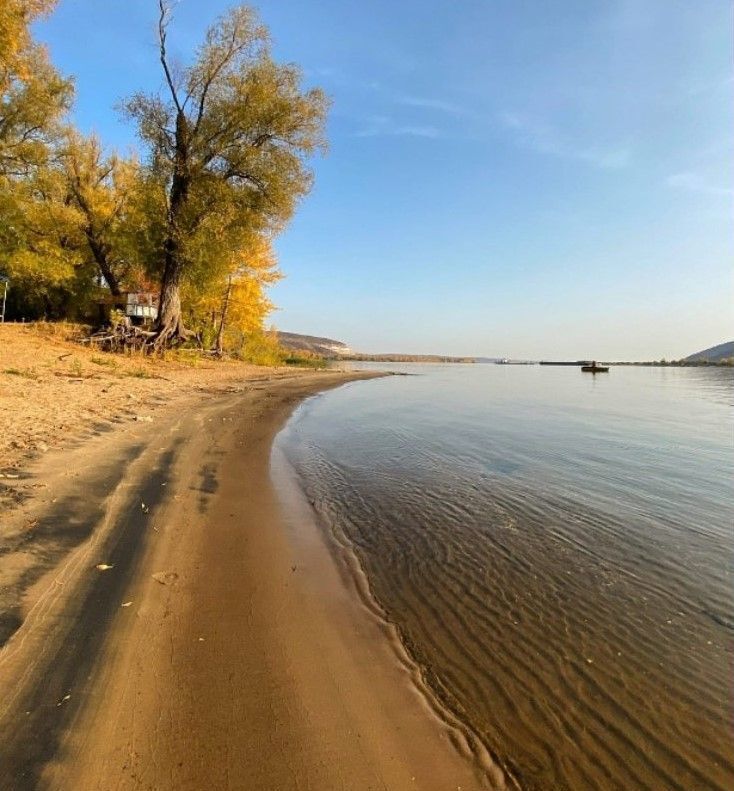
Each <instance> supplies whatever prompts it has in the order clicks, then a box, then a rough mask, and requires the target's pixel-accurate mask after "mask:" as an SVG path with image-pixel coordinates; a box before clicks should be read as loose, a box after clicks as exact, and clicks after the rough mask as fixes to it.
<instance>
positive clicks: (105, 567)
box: [95, 563, 115, 571]
mask: <svg viewBox="0 0 734 791" xmlns="http://www.w3.org/2000/svg"><path fill="white" fill-rule="evenodd" d="M95 568H96V569H99V571H109V570H110V569H113V568H115V567H114V565H112V566H110V564H109V563H97V565H96V566H95Z"/></svg>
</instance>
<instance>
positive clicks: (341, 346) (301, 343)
mask: <svg viewBox="0 0 734 791" xmlns="http://www.w3.org/2000/svg"><path fill="white" fill-rule="evenodd" d="M278 342H279V343H280V345H281V346H283V347H284V348H286V349H291V350H293V351H295V352H311V353H312V354H318V355H320V356H321V357H347V356H349V355H351V354H353V352H352V350H351V349H350V348H349V346H347V345H346V343H342V342H341V341H335V340H333V339H332V338H319V337H317V336H315V335H299V334H298V333H297V332H279V333H278Z"/></svg>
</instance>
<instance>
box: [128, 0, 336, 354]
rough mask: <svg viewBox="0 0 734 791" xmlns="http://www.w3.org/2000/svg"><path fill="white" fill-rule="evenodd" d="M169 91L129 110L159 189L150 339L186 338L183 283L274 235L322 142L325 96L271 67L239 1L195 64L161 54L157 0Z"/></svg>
mask: <svg viewBox="0 0 734 791" xmlns="http://www.w3.org/2000/svg"><path fill="white" fill-rule="evenodd" d="M159 11H160V16H159V25H158V36H159V50H160V51H159V55H160V63H161V67H162V70H163V75H164V77H165V84H166V90H165V92H164V93H163V94H159V95H146V94H137V95H135V96H133V97H131V98H130V99H129V100H128V101H127V102H126V104H125V107H126V109H127V112H128V113H129V115H130V116H131V117H132V118H133V119H134V120H135V121H136V122H137V124H138V130H139V134H140V137H141V138H142V140H143V141H144V142H145V144H146V145H147V147H148V149H149V152H150V159H149V168H150V174H151V178H152V179H153V181H154V182H155V183H156V184H157V185H158V188H159V190H160V195H161V199H160V205H161V206H162V207H164V210H163V213H162V216H161V217H159V223H160V226H161V227H160V230H159V231H155V230H153V231H151V232H150V234H149V236H150V238H151V239H153V240H154V239H159V240H160V249H159V250H158V251H157V260H158V261H159V262H160V269H161V271H160V282H161V296H160V309H159V316H158V324H157V337H156V344H157V345H159V346H162V345H164V344H168V343H171V342H174V341H176V340H179V339H183V338H186V337H187V336H188V335H189V332H188V331H187V329H186V328H185V327H184V323H183V314H182V307H181V294H182V286H183V285H184V284H185V283H186V282H187V281H189V280H192V279H193V280H196V279H199V280H200V281H205V280H206V279H207V276H208V275H209V273H210V272H213V271H218V270H220V269H221V266H219V265H218V264H217V259H221V258H222V257H223V256H225V257H230V256H231V255H232V254H233V253H234V252H236V251H237V250H240V249H242V248H243V244H244V242H245V240H251V239H252V237H253V235H254V234H256V233H270V234H272V233H274V232H277V231H278V230H280V229H281V228H282V227H283V225H284V224H285V223H286V222H287V220H288V219H289V218H290V217H291V215H292V213H293V211H294V209H295V206H296V204H297V202H298V200H299V199H300V198H301V197H302V196H303V195H305V194H306V193H307V192H308V190H309V188H310V186H311V182H312V176H311V173H310V171H309V170H308V168H307V166H306V160H307V158H308V157H309V156H310V155H312V154H313V153H315V152H316V151H318V150H319V149H322V148H323V147H324V136H323V129H324V122H325V116H326V109H327V100H326V98H325V96H324V94H323V93H322V92H321V91H320V90H308V91H304V90H302V89H301V75H300V71H299V70H298V69H297V68H296V67H295V66H293V65H282V64H277V63H275V62H274V60H273V59H272V57H271V54H270V49H269V41H268V35H267V31H266V30H265V28H264V27H263V26H262V25H261V24H260V23H259V22H258V20H257V17H256V14H255V12H254V11H253V10H252V9H251V8H249V7H247V6H238V7H235V8H233V9H231V10H230V11H229V12H228V13H226V14H225V15H224V16H222V17H221V18H220V19H219V20H218V21H217V22H216V23H215V24H214V25H213V26H212V27H211V28H210V29H209V30H208V31H207V33H206V35H205V37H204V42H203V44H202V45H201V46H200V48H199V50H198V51H197V54H196V57H195V60H194V62H193V64H192V65H190V66H188V67H184V68H178V69H177V68H174V67H173V66H172V64H171V62H170V60H169V57H168V54H167V49H166V47H167V35H168V29H169V23H170V20H171V7H170V4H169V3H168V2H167V1H166V0H159Z"/></svg>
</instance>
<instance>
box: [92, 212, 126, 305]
mask: <svg viewBox="0 0 734 791" xmlns="http://www.w3.org/2000/svg"><path fill="white" fill-rule="evenodd" d="M85 234H86V237H87V243H88V244H89V249H90V250H91V251H92V255H93V256H94V260H95V262H96V263H97V267H98V268H99V271H100V273H101V274H102V277H103V278H104V279H105V282H106V283H107V285H108V286H109V288H110V294H112V296H113V297H119V296H121V295H122V291H121V290H120V281H119V280H118V279H117V277H116V275H115V273H114V272H113V271H112V266H111V265H110V260H109V256H108V251H107V247H106V245H105V244H104V242H101V241H100V240H99V238H98V237H97V234H96V233H95V232H94V228H92V226H91V225H89V226H87V228H86V229H85Z"/></svg>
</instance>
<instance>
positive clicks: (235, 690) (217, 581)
mask: <svg viewBox="0 0 734 791" xmlns="http://www.w3.org/2000/svg"><path fill="white" fill-rule="evenodd" d="M240 376H241V372H240ZM358 378H365V375H360V374H345V373H338V372H335V373H326V372H315V373H312V372H300V371H299V372H292V371H288V372H285V373H283V372H281V373H279V374H277V375H276V374H274V373H273V374H270V375H264V374H263V372H262V371H261V372H260V373H259V374H258V376H257V378H256V379H254V380H251V381H249V382H248V381H243V382H241V383H240V386H237V387H235V386H234V385H233V384H232V382H229V383H227V384H226V387H225V386H224V385H223V386H222V388H221V389H220V391H219V392H217V393H216V394H213V393H212V392H208V391H206V390H196V389H195V388H193V387H192V389H191V392H187V393H186V394H184V395H180V396H179V397H177V398H176V399H173V400H171V401H170V402H169V403H167V404H162V405H160V406H159V407H158V410H157V411H156V412H155V416H154V418H153V420H152V421H138V420H135V419H128V420H127V421H125V422H124V423H123V424H121V425H118V426H117V427H115V428H114V429H113V430H109V431H103V430H101V429H100V430H98V431H97V432H95V433H93V434H92V435H91V436H86V437H85V438H84V439H83V441H80V440H79V439H77V441H76V442H74V443H69V444H68V445H67V446H65V447H64V449H63V450H58V449H57V450H54V449H50V450H48V451H47V452H45V453H41V454H39V455H38V456H37V457H36V458H35V459H34V460H28V461H27V462H24V463H20V462H18V464H17V465H16V466H15V467H13V468H9V467H7V466H6V467H5V468H4V469H5V471H6V474H8V473H7V471H8V469H13V470H15V472H13V473H12V475H13V476H15V475H19V476H20V478H17V479H16V478H15V477H12V478H10V480H5V481H4V482H3V484H4V486H5V487H6V489H7V488H8V486H11V485H17V486H18V487H19V491H20V493H21V494H22V496H18V497H16V498H15V501H14V502H15V504H14V506H13V507H12V508H8V509H6V511H5V513H4V516H3V520H2V533H1V534H0V538H1V540H2V556H1V559H0V582H1V583H2V590H3V596H2V621H1V622H0V623H1V625H2V640H3V646H2V649H1V650H0V685H2V688H3V689H4V690H7V691H8V693H7V694H5V695H4V696H3V700H2V703H1V704H0V732H2V739H1V741H0V753H1V754H0V763H1V764H2V767H3V772H2V777H1V778H0V788H3V789H14V790H15V791H17V790H19V789H36V788H48V789H71V788H73V789H139V788H146V789H201V788H212V789H254V788H257V789H306V788H309V789H310V788H312V789H324V790H326V789H373V788H374V789H378V788H380V789H436V790H437V791H438V789H441V790H442V791H444V790H445V789H473V788H482V787H485V784H486V775H485V774H484V773H482V772H479V770H478V768H477V765H476V764H475V763H472V762H471V761H468V760H466V757H465V756H462V754H461V753H462V737H461V734H460V733H459V732H458V731H455V730H454V729H452V728H450V727H449V726H447V725H446V724H445V723H444V722H443V721H442V720H441V719H440V718H438V717H437V716H436V715H435V714H434V712H433V711H432V709H431V706H430V705H429V704H428V703H427V701H426V700H425V699H424V697H423V696H422V695H421V694H420V692H419V691H418V687H416V685H414V684H413V683H412V681H411V675H410V669H409V667H407V666H406V664H405V663H404V662H402V661H401V660H400V656H399V652H398V651H397V650H396V647H395V645H394V644H393V641H391V638H390V634H389V632H388V630H387V628H386V626H385V625H384V624H383V623H382V622H381V621H380V619H379V618H377V617H376V616H375V615H374V614H373V613H372V612H370V610H369V608H368V607H366V606H365V605H364V603H363V601H362V599H360V597H359V596H358V595H356V592H355V590H354V581H353V580H352V579H350V577H349V575H347V574H344V573H343V570H340V567H339V565H338V563H337V562H336V561H335V559H334V557H333V555H332V554H331V552H330V551H329V548H328V546H327V542H326V540H325V538H324V537H323V536H322V535H321V534H320V533H319V531H318V529H317V528H316V527H315V525H314V524H313V522H312V521H311V520H310V519H309V518H308V515H307V513H306V511H305V509H304V510H302V511H300V512H299V510H298V507H293V508H289V509H287V510H284V509H283V498H282V497H281V498H280V499H278V497H276V492H275V490H274V487H273V484H272V479H271V471H270V449H271V443H272V440H273V437H274V436H275V434H276V433H277V431H278V429H279V428H280V427H281V426H282V425H283V423H284V421H285V420H286V419H287V417H288V415H289V414H290V412H291V411H292V410H293V408H294V407H295V405H296V404H298V403H299V402H300V401H301V400H302V399H303V398H304V397H307V396H310V395H313V394H315V393H317V392H319V391H322V390H325V389H328V388H331V387H336V386H339V385H342V384H344V383H346V382H348V381H352V380H354V379H358ZM4 384H6V385H7V382H5V381H4ZM364 386H369V385H368V384H365V385H364ZM227 387H229V388H232V391H231V392H228V391H227V389H226V388H227ZM6 414H7V413H6ZM6 493H7V492H6ZM292 496H295V495H292ZM11 499H12V498H11ZM464 752H466V748H464ZM482 778H484V779H482Z"/></svg>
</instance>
